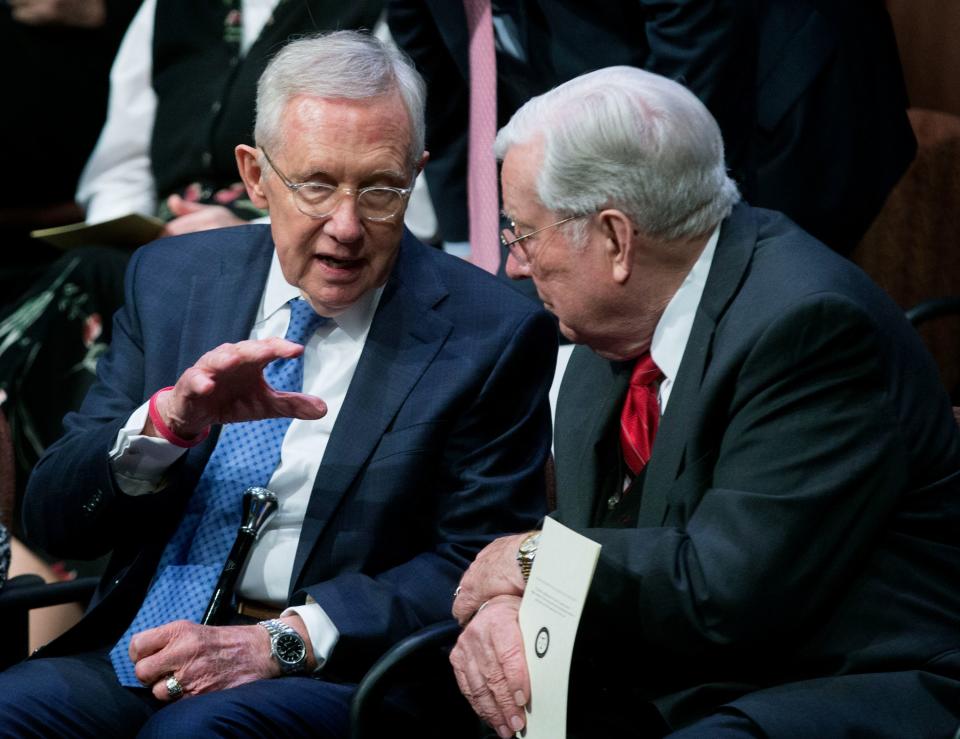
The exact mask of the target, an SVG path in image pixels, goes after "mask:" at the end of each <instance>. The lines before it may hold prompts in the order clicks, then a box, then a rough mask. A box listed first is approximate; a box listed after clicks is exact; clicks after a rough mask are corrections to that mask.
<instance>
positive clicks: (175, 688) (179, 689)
mask: <svg viewBox="0 0 960 739" xmlns="http://www.w3.org/2000/svg"><path fill="white" fill-rule="evenodd" d="M166 685H167V695H168V696H169V697H170V700H172V701H175V700H176V699H177V698H179V697H180V696H182V695H183V686H182V685H181V684H180V681H179V680H177V678H175V677H174V676H173V675H171V676H170V677H168V678H167V682H166Z"/></svg>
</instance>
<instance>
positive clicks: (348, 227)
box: [323, 192, 363, 243]
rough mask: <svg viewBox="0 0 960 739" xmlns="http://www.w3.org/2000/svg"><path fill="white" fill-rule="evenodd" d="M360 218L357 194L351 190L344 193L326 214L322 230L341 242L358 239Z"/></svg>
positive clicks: (360, 227)
mask: <svg viewBox="0 0 960 739" xmlns="http://www.w3.org/2000/svg"><path fill="white" fill-rule="evenodd" d="M361 220H362V219H361V218H360V212H359V210H358V209H357V196H356V195H355V194H354V193H352V192H350V193H344V194H343V196H342V197H341V198H340V202H338V203H337V207H336V208H334V209H333V212H332V213H331V214H330V215H329V216H327V221H326V223H324V225H323V230H324V231H325V232H326V233H327V235H328V236H331V237H333V238H334V239H336V240H337V241H339V242H341V243H350V242H353V241H357V240H359V239H360V237H361V236H362V235H363V223H362V222H361Z"/></svg>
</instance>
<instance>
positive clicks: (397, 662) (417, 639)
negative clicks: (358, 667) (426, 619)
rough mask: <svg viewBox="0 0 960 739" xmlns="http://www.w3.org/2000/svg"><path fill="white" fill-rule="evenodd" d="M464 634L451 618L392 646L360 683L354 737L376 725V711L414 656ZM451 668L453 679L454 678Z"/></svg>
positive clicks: (366, 734)
mask: <svg viewBox="0 0 960 739" xmlns="http://www.w3.org/2000/svg"><path fill="white" fill-rule="evenodd" d="M459 634H460V626H459V625H458V624H457V622H456V621H454V620H453V619H450V620H448V621H441V622H440V623H436V624H432V625H430V626H427V627H425V628H423V629H421V630H420V631H417V632H416V633H414V634H411V635H410V636H408V637H407V638H406V639H403V640H402V641H400V642H398V643H397V644H395V645H394V646H393V647H391V648H390V649H389V650H388V651H387V652H386V653H385V654H384V655H383V656H382V657H381V658H380V659H379V660H377V661H376V663H375V664H374V665H373V667H371V668H370V669H369V670H368V671H367V674H366V675H364V676H363V679H362V680H361V681H360V683H359V684H358V685H357V692H356V693H354V695H353V700H352V701H351V703H350V737H351V739H363V738H364V737H369V736H372V735H371V734H370V733H369V732H370V730H371V727H373V725H374V724H375V718H376V716H375V714H376V712H377V710H378V708H379V707H380V704H381V701H382V699H383V697H384V694H385V693H386V692H387V690H388V689H389V688H390V686H391V678H392V677H393V676H394V674H395V673H396V672H397V671H398V670H399V669H400V668H401V667H404V666H406V665H407V663H408V662H410V661H411V660H412V659H414V658H416V657H418V656H421V655H424V654H427V653H429V652H432V651H434V650H437V649H440V648H441V647H444V646H450V647H452V646H453V644H454V642H456V639H457V636H458V635H459ZM452 676H453V675H452V670H451V679H452Z"/></svg>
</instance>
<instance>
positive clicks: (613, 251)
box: [598, 208, 637, 284]
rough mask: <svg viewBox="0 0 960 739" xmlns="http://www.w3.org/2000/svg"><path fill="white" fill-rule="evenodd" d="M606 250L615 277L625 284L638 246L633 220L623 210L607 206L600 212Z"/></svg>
mask: <svg viewBox="0 0 960 739" xmlns="http://www.w3.org/2000/svg"><path fill="white" fill-rule="evenodd" d="M598 217H599V219H600V229H601V233H602V234H603V244H604V250H605V252H606V255H607V260H608V262H609V264H610V269H611V271H612V274H613V279H614V280H615V281H616V282H618V283H620V284H623V283H625V282H626V281H627V280H628V279H630V273H631V272H632V271H633V256H634V254H633V252H634V250H635V249H636V248H637V239H636V231H635V229H634V227H633V221H631V220H630V217H629V216H628V215H627V214H626V213H624V212H623V211H622V210H618V209H616V208H607V209H606V210H603V211H601V212H600V214H599V216H598Z"/></svg>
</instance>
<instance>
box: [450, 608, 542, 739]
mask: <svg viewBox="0 0 960 739" xmlns="http://www.w3.org/2000/svg"><path fill="white" fill-rule="evenodd" d="M520 600H521V599H520V597H519V596H517V595H498V596H496V597H495V598H492V599H490V600H489V601H487V604H486V606H484V608H483V609H482V610H481V611H479V612H478V613H477V614H476V616H474V618H473V619H472V620H471V621H470V623H469V624H468V625H467V627H466V628H465V629H464V630H463V633H462V634H460V638H459V639H458V640H457V645H456V646H455V647H454V648H453V651H452V652H451V653H450V664H452V665H453V672H454V674H455V675H456V677H457V684H458V685H459V686H460V692H461V693H463V695H464V697H465V698H466V699H467V701H469V703H470V706H471V707H472V708H473V710H474V711H475V712H476V714H477V715H478V716H479V717H480V718H482V719H483V720H484V721H486V722H487V723H488V724H489V725H490V726H492V727H493V728H494V729H495V730H496V732H497V734H498V735H500V736H501V737H503V738H504V739H506V738H507V737H510V736H513V733H514V732H516V731H520V729H522V728H523V726H524V725H525V724H526V717H525V714H524V711H523V706H525V705H526V704H527V701H528V700H529V699H530V677H529V674H528V673H527V661H526V659H525V657H524V655H523V639H522V637H521V635H520V623H519V621H518V617H519V613H520Z"/></svg>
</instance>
